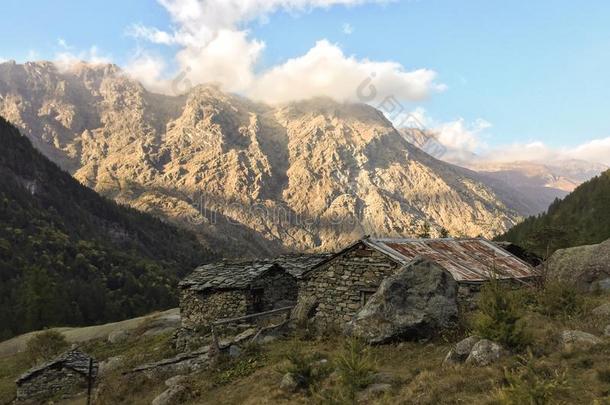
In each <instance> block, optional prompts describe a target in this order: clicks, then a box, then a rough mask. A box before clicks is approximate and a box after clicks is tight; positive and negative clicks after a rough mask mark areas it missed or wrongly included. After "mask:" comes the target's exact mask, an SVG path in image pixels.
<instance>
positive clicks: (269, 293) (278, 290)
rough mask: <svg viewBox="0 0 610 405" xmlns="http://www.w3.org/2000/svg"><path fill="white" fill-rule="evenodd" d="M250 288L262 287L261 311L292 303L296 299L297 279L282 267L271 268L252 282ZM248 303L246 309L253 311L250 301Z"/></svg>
mask: <svg viewBox="0 0 610 405" xmlns="http://www.w3.org/2000/svg"><path fill="white" fill-rule="evenodd" d="M252 288H253V289H256V288H262V289H263V304H262V310H263V311H269V310H272V309H276V308H281V307H284V306H290V305H294V304H295V303H296V301H297V295H298V287H297V280H296V278H294V277H292V276H291V275H290V274H289V273H287V272H286V271H284V270H283V269H279V268H278V269H272V270H270V271H269V272H267V273H265V275H264V276H263V277H261V278H259V279H258V280H256V281H255V282H254V283H252ZM249 304H250V307H249V308H248V310H249V311H250V312H251V313H254V312H255V311H254V308H252V302H251V301H250V302H249Z"/></svg>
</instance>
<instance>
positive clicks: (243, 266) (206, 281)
mask: <svg viewBox="0 0 610 405" xmlns="http://www.w3.org/2000/svg"><path fill="white" fill-rule="evenodd" d="M327 257H330V254H312V255H308V254H290V255H283V256H279V257H276V258H273V259H257V260H222V261H219V262H215V263H210V264H206V265H203V266H200V267H197V268H196V269H195V270H194V271H193V272H192V273H191V274H190V275H189V276H187V277H186V278H185V279H183V280H182V281H181V282H180V287H181V288H190V289H193V290H196V291H205V290H208V289H223V290H230V289H247V288H249V287H250V285H251V284H252V282H254V281H255V280H256V279H258V278H259V277H261V276H262V275H264V274H265V273H267V272H268V271H270V270H272V269H274V268H276V269H283V270H285V271H286V272H288V273H289V274H290V275H291V276H293V277H295V278H300V277H301V276H302V274H303V273H304V272H305V271H306V270H307V269H309V268H310V267H312V266H313V265H315V264H317V263H319V262H320V261H322V260H324V259H326V258H327Z"/></svg>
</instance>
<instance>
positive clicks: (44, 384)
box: [16, 349, 98, 401]
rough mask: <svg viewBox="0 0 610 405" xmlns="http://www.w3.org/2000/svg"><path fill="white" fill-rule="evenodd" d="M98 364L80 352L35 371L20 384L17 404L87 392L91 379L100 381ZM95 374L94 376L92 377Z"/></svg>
mask: <svg viewBox="0 0 610 405" xmlns="http://www.w3.org/2000/svg"><path fill="white" fill-rule="evenodd" d="M97 372H98V362H97V361H96V360H95V359H93V358H92V357H90V356H89V355H87V354H85V353H83V352H81V351H80V350H78V349H73V350H70V351H68V352H66V353H63V354H62V355H60V356H58V357H57V358H55V359H53V360H52V361H49V362H48V363H45V364H42V365H40V366H37V367H34V368H32V369H30V370H29V371H27V372H26V373H25V374H23V375H22V376H21V377H19V379H18V380H17V381H16V384H17V401H27V400H41V399H44V398H49V397H52V396H55V395H60V394H63V395H66V396H70V395H72V394H76V393H79V392H83V391H86V390H87V386H88V383H89V376H91V378H92V379H93V380H95V378H96V377H97ZM90 373H91V375H90Z"/></svg>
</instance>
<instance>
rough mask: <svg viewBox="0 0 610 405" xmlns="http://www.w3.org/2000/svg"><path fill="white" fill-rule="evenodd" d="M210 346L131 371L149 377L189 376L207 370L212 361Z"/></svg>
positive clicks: (143, 365)
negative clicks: (209, 355) (209, 353)
mask: <svg viewBox="0 0 610 405" xmlns="http://www.w3.org/2000/svg"><path fill="white" fill-rule="evenodd" d="M208 351H209V346H204V347H202V348H201V349H200V350H198V351H196V352H190V353H182V354H179V355H178V356H176V357H172V358H169V359H163V360H161V361H157V362H154V363H147V364H142V365H140V366H138V367H136V368H134V369H132V370H131V372H132V373H144V374H146V375H148V376H155V377H156V376H159V375H164V376H167V375H176V374H188V373H191V372H194V371H199V370H202V369H204V368H206V367H207V366H208V365H209V363H210V361H209V357H208Z"/></svg>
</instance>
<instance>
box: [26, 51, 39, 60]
mask: <svg viewBox="0 0 610 405" xmlns="http://www.w3.org/2000/svg"><path fill="white" fill-rule="evenodd" d="M25 59H26V60H28V61H31V60H38V59H39V55H38V51H36V50H35V49H30V50H29V51H28V53H27V55H26V57H25Z"/></svg>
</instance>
